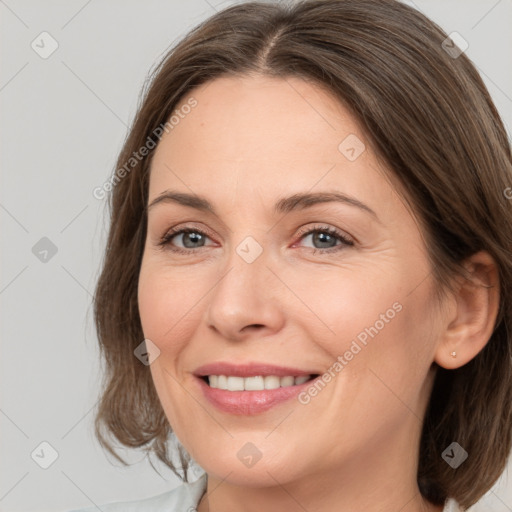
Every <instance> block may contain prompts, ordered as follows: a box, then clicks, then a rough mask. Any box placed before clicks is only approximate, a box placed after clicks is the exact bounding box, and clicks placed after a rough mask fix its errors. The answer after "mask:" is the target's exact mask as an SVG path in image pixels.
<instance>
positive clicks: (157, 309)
mask: <svg viewBox="0 0 512 512" xmlns="http://www.w3.org/2000/svg"><path fill="white" fill-rule="evenodd" d="M207 291H208V281H205V280H204V279H201V278H200V277H198V276H195V277H194V278H191V277H190V270H189V272H188V276H187V274H186V272H184V271H181V269H166V268H162V266H161V265H151V264H149V263H148V264H146V265H144V264H143V265H142V267H141V272H140V276H139V285H138V304H139V314H140V319H141V323H142V329H143V331H144V335H145V336H146V338H149V339H151V340H152V341H154V342H155V343H156V344H157V345H158V346H159V348H160V349H161V350H169V349H172V350H177V349H179V348H180V340H181V339H183V337H184V333H185V332H187V331H188V329H190V328H192V326H194V325H195V326H197V321H198V320H197V317H198V315H199V313H200V308H199V307H198V306H199V305H200V302H201V299H202V298H203V297H204V295H205V294H206V292H207ZM171 342H172V343H171Z"/></svg>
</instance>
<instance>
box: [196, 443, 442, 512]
mask: <svg viewBox="0 0 512 512" xmlns="http://www.w3.org/2000/svg"><path fill="white" fill-rule="evenodd" d="M404 437H405V438H404ZM414 437H415V436H414ZM395 439H396V440H397V441H396V443H388V444H384V446H385V447H386V448H385V449H382V447H383V443H382V439H379V440H376V442H375V443H370V444H368V445H367V446H366V447H365V448H364V449H363V450H358V451H357V453H354V454H353V455H352V457H347V458H345V459H344V464H343V467H342V468H331V469H330V470H329V471H325V472H310V473H308V474H306V475H304V476H303V477H299V478H294V479H290V478H287V477H285V474H284V472H282V471H279V469H275V468H270V467H268V468H266V469H265V468H258V469H259V474H258V475H256V474H254V480H252V481H251V485H240V484H239V483H237V484H235V483H233V482H232V479H230V475H232V472H229V471H228V472H227V475H226V476H225V477H224V478H222V477H218V476H214V475H209V476H208V484H207V490H206V493H205V495H204V496H203V498H202V500H201V502H200V504H199V507H198V512H240V511H241V510H243V511H244V512H261V510H265V512H281V511H282V510H286V511H287V512H305V511H307V512H340V511H343V512H359V511H361V510H364V511H365V512H382V511H392V512H395V511H400V512H441V511H442V509H443V507H442V506H436V505H433V504H432V503H430V502H428V501H427V500H425V499H424V498H423V496H422V495H421V493H420V491H419V488H418V484H417V481H416V474H417V457H414V456H411V455H412V454H416V450H414V449H412V448H411V447H412V446H417V442H418V439H416V438H414V439H411V438H409V439H407V438H406V436H397V437H395ZM379 448H380V450H379ZM298 455H299V456H300V454H298ZM256 468H257V466H255V467H254V468H252V469H251V471H257V469H256ZM286 473H287V475H288V474H290V472H289V471H287V472H286ZM260 479H261V480H260ZM230 480H231V481H230ZM256 480H259V481H260V482H262V484H261V485H258V486H254V482H255V481H256ZM263 480H264V483H263Z"/></svg>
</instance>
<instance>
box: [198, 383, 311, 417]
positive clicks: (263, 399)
mask: <svg viewBox="0 0 512 512" xmlns="http://www.w3.org/2000/svg"><path fill="white" fill-rule="evenodd" d="M197 380H198V381H199V385H200V387H201V391H202V392H203V394H204V396H205V397H206V399H207V400H208V401H209V402H210V403H212V404H213V405H214V406H215V407H217V408H218V409H220V410H221V411H223V412H227V413H230V414H238V415H243V416H250V415H254V414H259V413H262V412H265V411H268V410H269V409H271V408H272V407H275V406H277V405H279V404H282V403H283V402H286V401H288V400H290V399H292V398H294V397H296V396H297V395H298V394H299V393H300V392H301V391H303V390H304V389H305V388H307V387H309V386H311V384H312V383H313V382H314V381H315V380H316V379H311V380H308V381H307V382H304V383H303V384H299V385H296V386H285V387H283V388H276V389H264V390H261V391H226V390H224V389H218V388H211V387H210V386H209V385H208V384H207V383H206V382H205V381H204V380H203V379H201V378H199V377H197Z"/></svg>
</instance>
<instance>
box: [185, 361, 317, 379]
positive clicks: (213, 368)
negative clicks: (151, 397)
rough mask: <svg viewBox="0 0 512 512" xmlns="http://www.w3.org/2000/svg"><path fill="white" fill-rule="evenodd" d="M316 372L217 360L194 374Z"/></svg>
mask: <svg viewBox="0 0 512 512" xmlns="http://www.w3.org/2000/svg"><path fill="white" fill-rule="evenodd" d="M318 373H319V372H317V371H315V370H311V371H308V370H300V369H298V368H290V367H287V366H275V365H273V364H269V363H246V364H233V363H226V362H218V363H210V364H205V365H203V366H200V367H199V368H197V369H196V371H195V372H194V375H196V376H197V377H206V376H207V375H232V376H233V377H256V376H258V375H263V376H268V375H276V376H278V377H286V376H288V375H293V376H294V377H301V376H303V375H317V374H318Z"/></svg>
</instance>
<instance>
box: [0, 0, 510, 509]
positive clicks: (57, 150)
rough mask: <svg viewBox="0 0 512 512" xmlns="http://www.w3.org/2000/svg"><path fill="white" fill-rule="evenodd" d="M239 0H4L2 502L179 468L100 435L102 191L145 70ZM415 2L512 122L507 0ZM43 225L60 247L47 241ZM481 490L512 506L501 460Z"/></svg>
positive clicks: (122, 483) (87, 498)
mask: <svg viewBox="0 0 512 512" xmlns="http://www.w3.org/2000/svg"><path fill="white" fill-rule="evenodd" d="M232 3H234V2H220V1H217V2H214V1H212V0H209V1H207V0H191V1H187V2H186V3H185V2H179V1H178V0H173V1H163V0H150V1H145V2H142V1H135V0H130V1H126V0H125V1H121V0H109V1H106V0H104V1H100V0H89V1H85V0H70V1H67V2H62V1H56V0H52V1H45V2H42V1H36V0H30V1H29V0H26V1H22V0H17V1H16V0H5V1H4V0H0V15H1V30H0V37H1V52H2V54H1V63H2V66H1V76H0V104H1V106H0V108H1V112H2V116H3V117H2V123H1V127H0V129H1V136H0V139H1V141H2V149H1V151H0V159H1V169H2V186H1V188H0V222H1V233H2V267H1V268H2V271H1V276H0V311H1V314H2V321H1V342H2V343H1V357H0V365H1V366H0V378H1V403H0V429H1V433H2V435H1V438H0V443H1V445H0V449H1V454H2V456H1V463H0V511H13V512H14V511H36V510H37V511H40V512H43V511H59V510H61V511H66V510H70V509H72V508H76V507H82V506H89V505H91V504H93V503H94V504H98V505H100V504H101V503H106V502H108V501H117V500H131V499H140V498H143V497H147V496H151V495H155V494H159V493H162V492H165V491H167V490H169V489H171V488H172V487H174V486H176V485H177V484H178V483H179V482H178V480H177V479H176V478H175V477H174V476H173V475H172V473H171V472H170V470H168V469H166V468H165V467H163V466H162V465H159V466H157V467H158V468H159V470H160V473H161V476H160V475H159V474H158V473H156V472H155V471H154V470H153V469H152V468H151V466H150V465H149V463H148V461H147V460H146V459H145V457H144V455H143V454H141V453H137V452H135V453H128V454H127V455H128V458H129V460H130V461H132V462H133V465H132V466H130V467H128V468H125V467H122V466H120V465H119V463H117V462H115V461H113V460H112V459H111V458H109V457H107V456H106V455H105V453H103V451H102V450H101V448H100V447H99V445H98V444H97V442H96V441H95V439H94V437H93V434H92V420H93V414H92V412H91V409H92V408H93V407H94V405H95V403H96V400H97V393H98V382H99V365H98V352H97V348H96V339H95V333H94V329H93V327H92V315H91V312H92V310H91V307H90V304H91V292H92V291H93V289H94V283H95V280H96V278H97V275H98V271H99V264H100V260H101V255H102V248H103V244H104V242H105V234H106V233H105V229H106V222H105V218H104V213H105V211H104V207H105V204H104V201H100V200H97V199H95V198H94V197H93V195H92V190H93V189H94V188H95V187H97V186H101V185H102V184H103V182H104V181H105V180H106V179H107V178H108V176H109V175H110V173H111V172H112V170H113V168H114V164H115V159H116V156H117V153H118V151H119V150H120V148H121V144H122V141H123V140H124V137H125V134H126V130H127V125H128V123H129V121H130V120H131V119H132V117H133V115H134V113H135V108H136V105H137V99H138V95H139V91H140V88H141V86H142V83H143V80H144V79H145V76H146V73H147V72H148V71H149V70H150V68H151V67H152V66H153V65H155V64H156V62H157V61H158V60H159V58H160V57H161V56H162V55H163V53H164V52H165V50H166V49H167V48H168V47H169V46H170V45H171V44H172V43H174V42H175V40H177V39H180V38H181V37H182V36H183V35H184V34H185V33H186V32H187V31H188V30H189V29H191V28H192V27H193V26H195V25H196V24H197V23H199V22H200V21H202V20H203V19H205V18H206V17H208V16H210V15H211V14H213V13H214V11H215V10H218V9H219V8H222V7H224V6H227V5H229V4H232ZM407 3H409V4H414V5H415V6H416V7H417V8H419V9H420V10H421V11H423V12H424V13H425V14H427V15H428V16H429V17H431V18H432V19H433V20H434V21H436V22H438V23H439V24H440V25H441V26H442V27H443V28H444V29H445V30H446V31H447V32H448V33H451V32H452V31H457V32H459V33H460V34H461V35H462V36H463V37H464V39H466V41H467V42H468V43H469V48H468V49H467V51H466V53H467V54H468V55H469V57H470V58H471V59H472V60H473V61H474V62H475V63H476V65H477V66H478V69H479V70H480V72H481V74H482V76H483V78H484V80H485V82H486V84H487V86H488V88H489V90H490V92H491V94H492V96H493V98H494V100H495V102H496V105H497V107H498V109H499V111H500V112H501V114H502V116H503V118H504V121H505V123H506V124H507V128H508V132H509V134H510V133H511V132H510V127H511V126H512V66H511V53H512V52H511V49H512V31H511V30H510V22H511V21H512V1H511V0H501V1H496V0H478V1H476V0H472V1H468V0H464V1H462V0H436V1H432V0H431V1H427V0H415V1H414V2H407ZM43 31H47V32H49V33H50V34H51V36H52V37H53V38H54V39H55V40H56V41H57V42H58V45H59V46H58V49H57V50H56V51H55V52H54V53H53V54H52V55H51V56H50V57H48V58H47V59H43V58H41V57H40V56H39V54H38V53H36V52H35V51H34V50H33V49H32V47H31V43H32V41H33V40H36V43H37V41H40V39H37V37H38V36H39V34H40V33H41V32H43ZM48 47H49V40H47V42H46V43H45V48H46V49H48ZM511 185H512V184H511ZM43 237H47V238H48V239H49V240H51V242H52V243H53V244H54V246H55V248H56V249H57V252H56V254H55V255H53V256H52V253H51V251H50V252H49V253H48V254H46V255H45V253H44V252H42V253H41V252H38V251H43V250H44V249H45V247H46V246H45V243H47V242H44V241H43V242H40V240H41V238H43ZM38 242H39V244H42V246H41V247H39V246H36V250H34V252H36V254H34V253H33V247H34V246H35V245H36V244H37V243H38ZM44 257H46V260H47V261H41V260H40V258H44ZM43 441H46V442H48V443H50V445H51V446H52V447H53V449H55V450H56V452H57V453H58V458H57V460H56V461H55V462H54V463H53V464H52V465H51V466H50V467H49V468H48V469H42V468H41V467H40V466H39V465H38V464H36V462H34V460H33V459H32V458H31V453H32V452H33V451H34V450H35V449H36V448H38V447H39V445H40V443H41V442H43ZM42 450H43V451H41V448H38V450H36V455H34V458H36V460H39V461H40V462H42V463H44V461H45V460H46V461H48V460H49V458H48V457H49V454H50V453H51V450H49V449H48V448H43V449H42ZM37 454H39V459H37ZM481 504H482V506H481V508H480V509H478V510H486V511H494V512H505V511H512V481H511V482H510V483H508V485H507V479H506V475H504V476H503V477H502V479H501V480H500V482H499V485H497V486H496V487H495V488H494V489H493V490H492V491H490V492H489V493H488V494H487V495H486V497H484V499H483V500H482V502H481Z"/></svg>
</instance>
